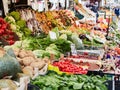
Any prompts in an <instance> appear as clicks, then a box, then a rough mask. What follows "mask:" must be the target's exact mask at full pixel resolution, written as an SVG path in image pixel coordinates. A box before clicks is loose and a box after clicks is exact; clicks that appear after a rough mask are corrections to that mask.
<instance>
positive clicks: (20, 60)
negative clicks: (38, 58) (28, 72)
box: [17, 57, 23, 65]
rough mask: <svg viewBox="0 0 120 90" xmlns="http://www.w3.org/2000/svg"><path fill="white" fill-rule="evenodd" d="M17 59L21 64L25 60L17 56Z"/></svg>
mask: <svg viewBox="0 0 120 90" xmlns="http://www.w3.org/2000/svg"><path fill="white" fill-rule="evenodd" d="M17 60H18V62H19V63H20V64H21V65H23V60H22V59H21V58H19V57H17Z"/></svg>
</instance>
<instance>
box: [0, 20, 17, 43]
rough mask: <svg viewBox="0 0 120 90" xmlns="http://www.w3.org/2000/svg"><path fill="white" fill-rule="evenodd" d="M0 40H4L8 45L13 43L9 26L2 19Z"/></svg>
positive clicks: (13, 39) (12, 35) (0, 22)
mask: <svg viewBox="0 0 120 90" xmlns="http://www.w3.org/2000/svg"><path fill="white" fill-rule="evenodd" d="M0 39H3V40H5V42H7V44H9V45H12V44H14V42H15V38H14V32H12V31H11V30H10V29H9V24H8V23H7V22H6V21H5V20H4V19H3V18H0Z"/></svg>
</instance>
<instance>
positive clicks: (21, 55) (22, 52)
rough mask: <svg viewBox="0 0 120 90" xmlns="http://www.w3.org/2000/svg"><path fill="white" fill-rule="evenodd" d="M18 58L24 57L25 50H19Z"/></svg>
mask: <svg viewBox="0 0 120 90" xmlns="http://www.w3.org/2000/svg"><path fill="white" fill-rule="evenodd" d="M18 56H19V57H20V58H24V57H26V56H27V53H26V51H25V50H21V51H20V52H19V55H18Z"/></svg>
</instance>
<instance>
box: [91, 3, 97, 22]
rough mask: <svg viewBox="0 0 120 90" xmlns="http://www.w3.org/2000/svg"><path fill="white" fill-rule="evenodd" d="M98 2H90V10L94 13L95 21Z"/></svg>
mask: <svg viewBox="0 0 120 90" xmlns="http://www.w3.org/2000/svg"><path fill="white" fill-rule="evenodd" d="M98 7H99V6H98V2H95V3H91V8H90V9H91V10H92V11H93V12H94V13H96V21H97V18H98V16H99V15H98Z"/></svg>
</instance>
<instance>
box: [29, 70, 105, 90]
mask: <svg viewBox="0 0 120 90" xmlns="http://www.w3.org/2000/svg"><path fill="white" fill-rule="evenodd" d="M106 80H107V78H106V77H105V76H104V77H100V76H87V75H66V74H63V75H61V76H60V75H58V74H56V73H55V72H53V71H49V72H48V74H47V75H45V76H38V77H37V78H36V79H35V80H32V81H31V83H32V84H34V85H37V86H38V87H39V88H40V89H41V90H107V87H106V85H105V84H104V83H105V82H106Z"/></svg>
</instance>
